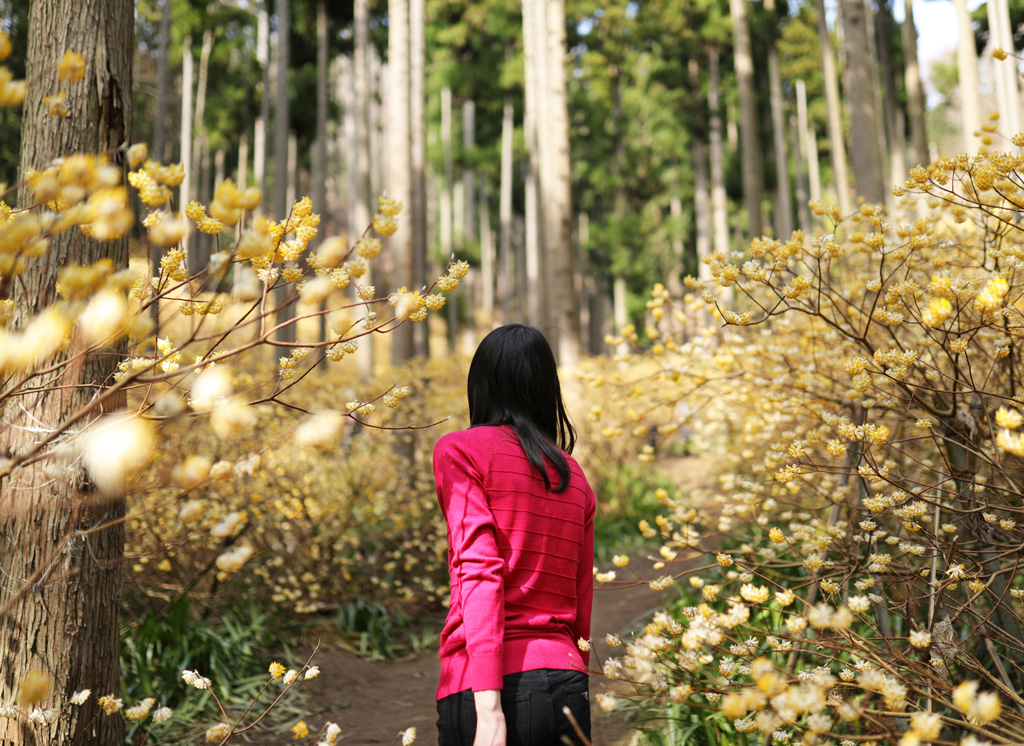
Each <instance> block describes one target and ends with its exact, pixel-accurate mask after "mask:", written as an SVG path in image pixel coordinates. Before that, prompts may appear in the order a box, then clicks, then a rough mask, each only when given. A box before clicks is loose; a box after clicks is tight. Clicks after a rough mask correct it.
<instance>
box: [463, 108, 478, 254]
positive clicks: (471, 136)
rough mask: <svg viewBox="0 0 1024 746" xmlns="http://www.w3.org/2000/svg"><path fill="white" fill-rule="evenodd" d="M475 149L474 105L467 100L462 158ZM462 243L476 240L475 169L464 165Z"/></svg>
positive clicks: (465, 243)
mask: <svg viewBox="0 0 1024 746" xmlns="http://www.w3.org/2000/svg"><path fill="white" fill-rule="evenodd" d="M475 147H476V104H474V103H473V99H468V100H467V101H466V102H465V103H464V104H462V152H463V157H464V158H465V157H466V156H468V155H469V153H470V151H472V150H473V148H475ZM462 188H463V193H462V199H463V203H462V216H463V217H462V225H463V230H462V242H463V245H464V246H465V245H469V244H473V243H475V242H476V240H477V231H476V220H475V217H474V216H475V215H476V209H477V207H476V203H477V195H476V190H477V186H476V169H474V168H472V167H471V166H469V165H465V166H464V167H463V169H462Z"/></svg>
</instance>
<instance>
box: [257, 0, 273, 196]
mask: <svg viewBox="0 0 1024 746" xmlns="http://www.w3.org/2000/svg"><path fill="white" fill-rule="evenodd" d="M269 2H270V0H264V2H262V3H261V4H260V6H259V9H258V11H257V14H256V60H257V62H259V65H260V70H261V71H262V77H263V84H262V85H263V89H262V91H261V92H260V114H259V116H258V117H257V118H256V131H255V133H254V134H253V141H252V144H253V157H252V171H253V178H254V179H255V180H256V186H258V187H259V188H260V190H262V192H263V200H262V203H261V205H260V207H259V208H258V209H259V211H260V212H262V211H263V205H265V204H267V199H268V195H267V126H268V123H269V122H270V98H271V92H270V14H269V13H268V12H267V5H268V4H269Z"/></svg>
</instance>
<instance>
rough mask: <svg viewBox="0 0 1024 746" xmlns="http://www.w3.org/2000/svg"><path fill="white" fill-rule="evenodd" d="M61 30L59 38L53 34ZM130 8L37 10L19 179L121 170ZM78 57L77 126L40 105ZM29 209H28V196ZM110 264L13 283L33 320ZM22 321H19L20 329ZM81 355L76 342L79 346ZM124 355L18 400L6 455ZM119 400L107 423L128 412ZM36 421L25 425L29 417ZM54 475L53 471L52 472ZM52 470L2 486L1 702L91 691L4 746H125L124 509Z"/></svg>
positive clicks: (77, 0) (32, 469)
mask: <svg viewBox="0 0 1024 746" xmlns="http://www.w3.org/2000/svg"><path fill="white" fill-rule="evenodd" d="M54 29H61V33H59V34H55V33H54ZM133 30H134V8H133V4H132V3H131V2H129V0H103V1H102V2H101V1H100V0H50V1H49V2H36V3H33V4H32V5H31V8H30V11H29V23H28V49H27V58H26V69H27V76H26V77H28V79H29V80H32V81H34V84H33V85H31V86H30V87H29V92H28V98H27V99H26V100H25V103H24V105H23V108H22V118H21V126H22V129H21V132H22V140H21V159H20V170H21V172H22V173H23V174H24V173H25V172H26V171H28V170H29V169H42V168H44V167H45V166H46V165H47V164H48V163H49V162H50V161H51V159H52V158H54V157H61V156H66V155H70V154H72V153H79V152H85V153H103V152H106V153H109V155H110V157H111V159H112V160H113V161H114V162H115V163H117V164H118V165H119V166H120V167H121V168H122V169H124V163H123V162H122V161H121V159H122V154H121V152H119V151H118V148H119V147H120V146H121V145H122V144H123V143H125V142H130V141H131V139H130V136H131V122H132V54H133V52H134V50H135V42H134V35H133ZM68 49H73V50H75V51H76V52H78V53H79V54H81V55H82V56H83V57H84V58H85V62H86V70H87V73H86V78H85V79H84V80H82V81H81V82H79V83H77V84H76V85H74V86H72V87H71V89H70V93H69V96H68V102H67V103H68V108H69V110H70V116H69V117H67V118H66V119H59V118H56V117H52V116H49V115H48V114H47V107H46V106H45V105H44V104H43V101H42V99H43V96H44V94H49V93H52V92H53V91H54V90H56V86H57V77H56V66H57V63H58V61H59V60H60V59H61V56H62V55H63V54H64V52H65V51H67V50H68ZM20 201H21V203H22V204H28V195H27V193H26V192H24V191H23V192H22V195H21V197H20ZM104 258H109V259H111V260H113V262H114V266H115V267H116V268H117V269H122V268H123V269H127V267H128V237H127V236H125V237H124V238H121V239H119V240H117V241H114V242H109V243H103V244H100V243H97V242H95V241H92V240H90V239H88V238H85V237H83V236H82V234H81V233H79V232H78V231H76V230H70V231H67V232H66V233H63V234H61V235H60V236H58V237H56V238H54V239H52V240H51V243H50V248H49V251H48V253H47V256H46V257H45V259H43V260H41V261H35V262H32V263H30V266H29V269H28V270H26V272H25V273H24V274H23V275H21V277H20V278H19V281H20V283H21V284H22V288H21V290H20V291H19V293H20V297H23V298H26V299H29V302H30V303H31V304H32V305H31V307H30V308H29V309H27V310H28V311H29V312H31V313H33V314H34V313H36V312H39V311H41V310H43V309H44V308H46V307H48V306H49V305H50V304H51V303H53V302H54V301H55V300H56V290H55V285H56V282H57V277H58V274H59V273H60V271H61V269H62V268H63V267H64V266H65V265H67V264H69V263H72V262H74V263H78V264H84V265H90V264H93V263H95V262H97V261H99V260H100V259H104ZM24 321H25V316H24V315H22V316H20V317H19V318H18V319H16V323H23V322H24ZM75 344H76V341H75V340H73V341H72V345H75ZM118 359H119V357H118V356H117V355H113V354H108V355H90V356H89V357H88V358H86V360H85V363H84V365H82V367H81V368H80V369H78V370H75V369H74V368H68V369H65V375H66V378H65V379H63V380H62V381H61V382H60V383H61V385H56V383H57V382H54V384H55V385H53V386H49V387H46V388H44V389H42V390H40V391H39V392H37V393H35V394H32V395H31V396H30V397H27V398H23V399H22V400H21V403H22V405H23V406H24V407H25V409H24V410H21V409H19V410H18V412H17V413H15V412H13V411H12V412H6V413H4V423H5V428H4V439H5V442H4V446H5V448H8V449H10V450H11V451H13V452H19V451H21V450H23V449H28V448H31V447H32V446H33V445H34V444H35V442H36V439H37V438H38V434H37V433H36V432H35V430H36V427H37V426H38V423H39V422H44V423H48V424H52V425H53V426H54V427H57V426H58V425H60V424H61V423H63V422H64V421H65V420H66V419H67V417H68V416H69V415H70V414H71V413H73V412H76V411H78V410H79V409H80V408H82V407H84V406H86V405H87V404H88V403H89V402H90V401H92V400H93V399H94V397H95V395H96V391H97V387H98V386H102V385H103V384H105V383H107V382H108V381H109V380H110V378H111V376H112V375H113V373H114V372H115V370H116V367H117V361H118ZM124 406H125V397H124V395H123V394H121V395H119V396H115V397H113V400H112V401H108V402H107V404H106V407H107V409H108V410H109V409H115V408H123V407H124ZM26 410H27V412H31V414H27V413H26ZM44 463H48V462H44ZM44 463H39V464H35V465H31V466H26V467H24V468H22V469H21V470H20V471H19V472H18V473H16V474H15V475H12V476H10V477H7V478H6V479H5V480H4V481H3V483H2V484H0V495H2V498H0V500H3V510H0V534H2V535H3V537H4V546H5V548H4V550H3V551H2V552H0V577H3V582H2V583H0V608H5V609H6V612H5V613H4V614H3V615H2V616H0V650H3V670H2V671H0V702H3V703H4V704H9V703H13V702H14V701H15V696H16V692H17V690H18V687H19V685H20V683H21V681H22V679H23V677H24V676H25V675H26V674H27V673H28V671H30V670H32V669H40V670H42V671H45V672H46V673H47V674H48V675H49V676H50V677H51V679H52V687H51V688H50V692H49V694H48V696H47V697H46V699H44V700H43V701H42V702H40V705H41V706H42V707H44V708H54V709H58V710H60V709H61V708H63V707H65V706H67V705H68V703H69V699H70V697H71V695H72V693H73V692H75V691H76V690H81V689H85V688H89V689H92V690H93V692H96V695H94V696H92V697H90V698H89V700H87V701H86V702H85V704H83V705H81V706H80V707H68V708H67V709H66V710H64V711H63V712H62V713H61V715H60V717H58V718H57V719H56V720H54V722H53V723H52V724H50V725H48V726H44V727H40V726H37V725H34V724H31V723H29V722H28V721H27V720H26V719H25V718H3V719H0V743H5V744H6V743H10V744H42V743H45V744H51V745H53V746H71V744H72V743H80V744H81V743H96V744H120V743H124V720H123V719H122V718H121V717H106V716H105V715H103V714H102V713H101V712H100V708H99V706H98V704H97V696H99V695H100V694H101V693H103V694H105V693H114V694H117V693H118V692H119V691H120V669H119V665H118V661H119V653H120V632H121V629H120V594H121V572H122V563H123V561H124V536H125V534H124V524H123V522H122V519H123V517H124V514H125V504H124V500H123V499H120V498H118V499H109V498H108V499H100V498H99V497H98V493H97V492H95V490H94V488H93V487H92V485H91V484H90V483H88V482H87V480H86V479H85V478H84V474H82V473H81V472H80V471H79V470H78V469H77V468H69V469H68V470H67V471H66V472H64V474H63V475H62V476H61V477H60V478H58V479H52V478H50V477H48V476H47V475H46V474H45V473H44Z"/></svg>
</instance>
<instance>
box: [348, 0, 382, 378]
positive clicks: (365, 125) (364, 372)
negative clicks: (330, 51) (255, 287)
mask: <svg viewBox="0 0 1024 746" xmlns="http://www.w3.org/2000/svg"><path fill="white" fill-rule="evenodd" d="M353 12H354V23H353V26H354V27H355V45H354V51H353V57H352V60H353V62H352V81H353V82H352V85H353V99H354V100H353V115H354V117H355V151H354V152H353V153H352V168H353V170H354V171H355V180H354V184H353V186H354V190H353V195H352V196H353V200H352V225H353V228H352V240H353V241H354V240H355V239H356V238H357V237H358V236H361V235H362V233H363V231H365V230H366V229H367V228H368V227H369V225H370V220H371V219H372V215H373V211H372V208H371V207H370V200H371V199H372V195H373V186H372V184H373V176H372V173H371V168H372V166H371V164H372V163H373V160H372V156H373V154H374V153H376V152H377V150H376V148H375V147H374V139H373V132H372V129H373V124H374V121H375V118H374V116H373V108H374V106H375V104H373V102H372V100H371V90H370V89H371V85H372V82H371V81H372V74H371V69H370V65H371V62H372V52H371V47H370V3H369V0H355V7H354V8H353ZM366 282H367V283H371V282H372V274H369V273H368V274H367V275H366ZM373 337H374V335H372V334H367V335H366V336H365V337H363V338H362V339H360V340H359V349H358V350H357V351H356V369H357V370H358V372H359V377H360V378H362V379H366V378H368V377H369V376H370V375H372V374H373V363H374V352H375V349H374V340H373Z"/></svg>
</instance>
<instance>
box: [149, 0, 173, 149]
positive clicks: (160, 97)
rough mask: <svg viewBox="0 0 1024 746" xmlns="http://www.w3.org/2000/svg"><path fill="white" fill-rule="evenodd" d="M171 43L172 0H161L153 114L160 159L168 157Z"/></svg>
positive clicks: (156, 145)
mask: <svg viewBox="0 0 1024 746" xmlns="http://www.w3.org/2000/svg"><path fill="white" fill-rule="evenodd" d="M170 44H171V0H160V34H159V36H158V37H157V51H156V112H155V114H154V115H153V153H152V157H153V158H155V159H156V160H158V161H161V162H162V161H164V160H166V159H167V155H166V154H165V153H164V148H165V146H166V144H167V89H168V87H169V85H170V74H169V73H168V70H167V48H168V47H169V46H170Z"/></svg>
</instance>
